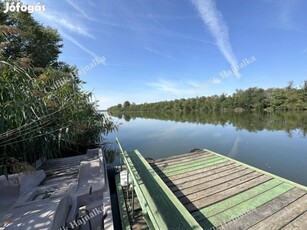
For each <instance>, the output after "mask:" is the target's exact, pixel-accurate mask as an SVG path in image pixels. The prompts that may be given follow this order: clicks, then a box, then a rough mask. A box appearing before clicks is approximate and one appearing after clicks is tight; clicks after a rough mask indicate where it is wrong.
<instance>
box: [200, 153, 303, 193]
mask: <svg viewBox="0 0 307 230" xmlns="http://www.w3.org/2000/svg"><path fill="white" fill-rule="evenodd" d="M204 151H207V152H210V153H213V154H216V155H217V156H220V157H222V158H224V159H228V160H230V161H232V162H236V163H238V164H240V165H244V166H246V167H247V168H251V169H254V170H255V171H257V172H260V173H263V174H265V175H268V176H271V177H274V178H276V179H279V180H282V181H284V182H286V183H289V184H292V185H294V186H295V187H298V188H300V189H303V190H305V191H307V187H306V186H303V185H301V184H298V183H295V182H293V181H290V180H287V179H285V178H282V177H279V176H276V175H274V174H272V173H269V172H266V171H264V170H261V169H258V168H256V167H253V166H251V165H248V164H244V163H242V162H240V161H237V160H235V159H232V158H230V157H227V156H224V155H222V154H219V153H216V152H213V151H211V150H208V149H204Z"/></svg>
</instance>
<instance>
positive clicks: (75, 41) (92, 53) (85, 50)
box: [61, 31, 99, 58]
mask: <svg viewBox="0 0 307 230" xmlns="http://www.w3.org/2000/svg"><path fill="white" fill-rule="evenodd" d="M61 34H62V36H63V37H64V38H66V39H67V40H69V41H70V42H71V43H73V44H74V45H76V46H77V47H78V48H80V49H81V50H83V51H84V52H86V53H88V54H89V55H91V56H92V57H93V58H98V57H99V56H98V55H97V54H95V53H94V52H92V51H91V50H89V49H87V48H86V47H84V46H83V45H81V44H80V43H79V42H78V41H77V40H76V39H74V38H73V37H71V36H70V35H68V34H66V33H65V32H63V31H62V32H61Z"/></svg>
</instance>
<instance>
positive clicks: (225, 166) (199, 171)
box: [160, 161, 238, 185]
mask: <svg viewBox="0 0 307 230" xmlns="http://www.w3.org/2000/svg"><path fill="white" fill-rule="evenodd" d="M236 166H238V164H235V163H233V162H231V161H227V162H225V163H221V164H218V165H212V166H209V167H205V168H200V169H197V170H193V171H190V172H187V173H184V174H178V175H174V176H170V177H166V176H165V175H164V176H163V175H160V176H161V178H162V179H163V181H164V182H165V183H166V184H167V185H168V183H182V182H177V181H178V180H182V181H187V180H189V177H191V176H194V175H201V174H204V173H210V172H214V173H217V172H219V171H220V170H221V171H223V170H225V169H226V170H227V169H229V168H233V167H236Z"/></svg>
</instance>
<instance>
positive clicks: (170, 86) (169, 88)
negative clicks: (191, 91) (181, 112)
mask: <svg viewBox="0 0 307 230" xmlns="http://www.w3.org/2000/svg"><path fill="white" fill-rule="evenodd" d="M148 86H150V87H152V88H154V89H155V90H158V91H163V92H166V93H171V94H181V93H182V92H183V89H179V88H178V86H177V85H176V84H175V83H173V82H171V81H166V80H163V79H160V80H158V81H156V82H152V83H148Z"/></svg>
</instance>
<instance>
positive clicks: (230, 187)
mask: <svg viewBox="0 0 307 230" xmlns="http://www.w3.org/2000/svg"><path fill="white" fill-rule="evenodd" d="M150 165H151V167H152V169H153V170H154V171H155V172H156V173H157V174H158V175H159V176H160V178H161V179H162V180H163V182H164V183H165V184H166V185H167V187H168V188H169V189H170V191H172V192H173V194H174V195H175V196H176V197H177V199H178V200H179V201H180V202H181V203H182V204H183V205H184V207H185V208H186V209H187V210H188V212H189V213H190V214H191V215H192V216H193V217H194V218H195V220H196V221H197V222H198V223H199V225H200V226H201V227H202V228H203V229H207V230H211V229H227V230H228V229H251V230H254V229H255V230H259V229H283V230H287V229H301V230H306V229H307V188H306V187H304V186H301V185H298V184H296V183H294V182H291V181H288V180H286V179H283V178H280V177H278V176H275V175H272V174H269V173H267V172H264V171H262V170H259V169H257V168H254V167H251V166H248V165H246V164H243V163H241V162H238V161H235V160H233V159H230V158H228V157H225V156H223V155H220V154H217V153H214V152H212V151H209V150H201V151H196V152H194V153H189V154H183V155H178V156H173V157H168V158H164V159H159V160H155V161H154V162H152V163H150ZM294 170H295V169H294ZM136 207H137V208H135V209H139V207H140V206H136ZM136 212H137V210H136ZM137 220H140V222H141V223H140V224H139V225H138V223H137V222H138V221H137ZM140 226H141V227H140ZM132 228H133V229H138V228H142V229H144V228H146V227H144V223H142V219H140V218H139V217H138V219H135V220H134V222H133V225H132Z"/></svg>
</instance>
